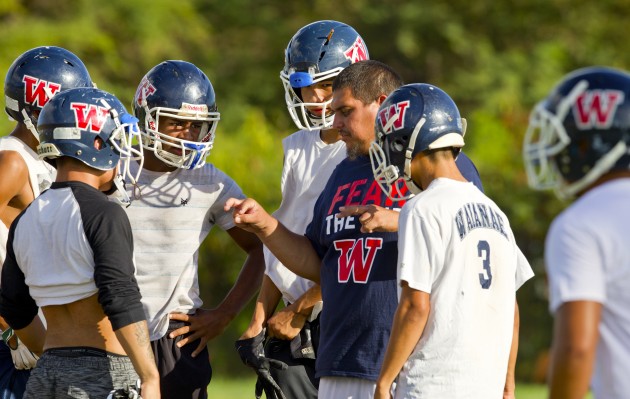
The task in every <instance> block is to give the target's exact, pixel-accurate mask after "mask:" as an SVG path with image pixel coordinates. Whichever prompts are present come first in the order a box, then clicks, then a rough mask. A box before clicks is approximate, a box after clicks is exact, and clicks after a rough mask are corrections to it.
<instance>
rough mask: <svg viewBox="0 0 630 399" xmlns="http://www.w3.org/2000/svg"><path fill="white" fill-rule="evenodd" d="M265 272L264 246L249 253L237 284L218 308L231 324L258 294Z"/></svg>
mask: <svg viewBox="0 0 630 399" xmlns="http://www.w3.org/2000/svg"><path fill="white" fill-rule="evenodd" d="M264 271H265V260H264V256H263V250H262V245H260V246H258V247H256V248H254V249H252V250H250V251H249V256H248V257H247V259H246V260H245V263H244V264H243V268H242V269H241V272H240V273H239V275H238V277H237V279H236V282H235V283H234V285H233V286H232V288H231V289H230V291H229V292H228V294H227V295H226V296H225V298H224V299H223V301H221V303H220V304H219V306H218V307H217V309H218V310H220V311H221V312H222V313H223V314H225V316H226V320H227V321H228V322H229V321H231V320H232V319H234V317H236V315H238V314H239V313H240V312H241V310H243V308H244V307H245V305H247V303H248V302H249V301H250V300H251V299H252V297H253V296H254V295H255V294H256V292H257V291H258V289H259V288H260V285H261V283H262V278H263V275H264Z"/></svg>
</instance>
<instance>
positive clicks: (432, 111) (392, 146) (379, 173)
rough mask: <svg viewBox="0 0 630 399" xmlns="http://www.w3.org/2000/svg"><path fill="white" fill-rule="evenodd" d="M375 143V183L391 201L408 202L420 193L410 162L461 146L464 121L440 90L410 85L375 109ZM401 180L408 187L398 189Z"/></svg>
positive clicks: (403, 87)
mask: <svg viewBox="0 0 630 399" xmlns="http://www.w3.org/2000/svg"><path fill="white" fill-rule="evenodd" d="M374 129H375V132H376V141H375V142H373V143H372V145H371V147H370V160H371V162H372V171H373V172H374V178H375V179H376V182H377V183H378V184H379V185H380V186H381V188H382V189H383V192H385V193H387V195H388V196H389V197H390V198H391V199H392V200H394V201H400V200H406V199H409V198H410V197H411V196H413V195H414V194H417V193H418V192H419V191H420V188H419V187H418V186H417V185H416V184H415V183H414V182H413V180H412V178H411V160H412V159H413V158H414V157H415V155H416V154H418V153H420V152H422V151H427V150H435V149H439V148H449V147H452V148H454V149H455V150H456V152H459V149H460V148H461V147H463V146H464V134H465V132H466V121H465V120H464V119H463V118H461V117H460V115H459V110H458V109H457V106H456V105H455V103H454V102H453V100H452V99H451V97H449V95H448V94H446V93H445V92H444V91H443V90H441V89H440V88H438V87H436V86H432V85H430V84H426V83H413V84H408V85H405V86H402V87H400V88H398V89H397V90H395V91H394V92H392V93H391V94H390V95H389V96H388V97H387V98H386V99H385V101H384V102H383V103H382V104H381V106H380V107H379V109H378V113H377V116H376V122H375V127H374ZM400 179H403V181H404V184H405V185H406V186H407V188H408V192H407V193H406V194H405V193H403V191H402V190H401V186H400Z"/></svg>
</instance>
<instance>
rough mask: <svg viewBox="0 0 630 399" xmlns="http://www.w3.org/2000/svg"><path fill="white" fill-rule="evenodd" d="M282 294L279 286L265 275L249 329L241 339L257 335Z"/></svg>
mask: <svg viewBox="0 0 630 399" xmlns="http://www.w3.org/2000/svg"><path fill="white" fill-rule="evenodd" d="M281 298H282V294H281V293H280V291H279V290H278V288H277V287H276V286H275V285H274V283H273V282H272V281H271V279H270V278H269V276H267V275H265V276H264V277H263V283H262V286H261V288H260V293H259V294H258V299H257V300H256V304H255V305H254V313H253V315H252V320H251V322H250V323H249V326H248V327H247V330H245V332H244V333H243V335H241V337H240V338H239V339H247V338H252V337H255V336H256V335H258V334H259V333H260V331H261V330H262V329H263V328H264V325H265V323H266V321H267V319H269V317H271V315H272V314H273V312H274V310H275V309H276V307H277V306H278V303H279V302H280V299H281Z"/></svg>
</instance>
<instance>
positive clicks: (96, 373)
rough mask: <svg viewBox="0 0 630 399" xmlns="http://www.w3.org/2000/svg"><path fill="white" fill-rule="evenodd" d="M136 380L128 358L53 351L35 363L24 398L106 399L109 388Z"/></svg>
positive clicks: (100, 352) (84, 350)
mask: <svg viewBox="0 0 630 399" xmlns="http://www.w3.org/2000/svg"><path fill="white" fill-rule="evenodd" d="M137 379H138V374H136V371H135V370H134V368H133V365H132V364H131V360H130V359H129V358H128V357H127V356H121V355H116V354H112V353H107V352H105V351H103V350H100V349H95V348H86V347H73V348H54V349H49V350H47V351H45V352H44V354H43V355H42V357H40V358H39V360H38V361H37V366H36V367H35V368H34V369H33V371H32V372H31V376H30V377H29V379H28V383H27V384H26V392H25V393H24V399H54V398H80V399H88V398H92V399H105V398H107V395H109V392H110V391H111V390H112V389H120V388H126V387H127V386H130V385H133V384H135V383H136V380H137Z"/></svg>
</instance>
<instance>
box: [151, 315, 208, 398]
mask: <svg viewBox="0 0 630 399" xmlns="http://www.w3.org/2000/svg"><path fill="white" fill-rule="evenodd" d="M186 324H187V323H184V322H181V321H171V322H170V323H169V326H168V331H167V332H166V334H165V335H164V336H163V337H162V338H160V339H158V340H156V341H151V348H152V349H153V354H154V356H155V360H156V362H157V368H158V372H159V373H160V390H161V393H162V399H188V398H190V399H206V398H207V397H208V393H207V390H208V384H210V379H211V378H212V367H211V366H210V356H209V354H208V348H207V347H205V348H204V349H203V350H202V351H201V353H199V354H198V355H197V357H194V358H193V357H192V356H191V354H192V352H193V351H194V350H195V349H196V348H197V346H198V345H199V339H197V340H195V341H192V342H189V343H188V344H186V345H184V346H183V347H181V348H178V347H177V345H176V343H177V342H179V341H181V340H182V339H183V338H184V336H179V337H177V338H169V336H168V335H169V334H170V333H171V332H172V331H174V330H177V329H178V328H181V327H183V326H185V325H186Z"/></svg>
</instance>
